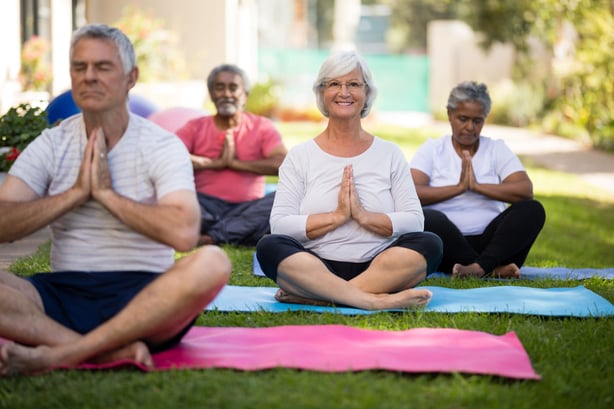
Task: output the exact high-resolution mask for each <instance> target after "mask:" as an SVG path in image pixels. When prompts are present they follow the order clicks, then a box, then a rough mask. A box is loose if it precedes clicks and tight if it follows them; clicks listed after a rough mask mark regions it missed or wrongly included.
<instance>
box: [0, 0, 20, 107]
mask: <svg viewBox="0 0 614 409" xmlns="http://www.w3.org/2000/svg"><path fill="white" fill-rule="evenodd" d="M19 32H20V29H19V0H2V5H0V38H3V41H0V56H1V58H0V114H3V113H4V112H6V111H7V110H8V109H9V108H10V107H11V105H12V100H13V95H14V93H15V92H18V91H19V89H20V85H19V82H18V81H17V76H18V74H19V59H20V53H21V43H20V41H19V38H20V34H19Z"/></svg>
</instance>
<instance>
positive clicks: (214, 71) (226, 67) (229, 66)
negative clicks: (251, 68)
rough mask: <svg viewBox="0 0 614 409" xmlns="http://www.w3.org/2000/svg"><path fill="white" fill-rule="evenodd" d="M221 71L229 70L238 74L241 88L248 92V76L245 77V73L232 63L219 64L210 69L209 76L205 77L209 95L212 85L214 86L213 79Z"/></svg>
mask: <svg viewBox="0 0 614 409" xmlns="http://www.w3.org/2000/svg"><path fill="white" fill-rule="evenodd" d="M221 72H230V73H233V74H235V75H238V76H240V77H241V80H242V81H243V89H244V90H245V93H246V94H249V91H250V89H251V84H250V82H249V78H248V77H247V73H246V72H245V71H244V70H243V69H241V68H239V67H237V66H236V65H234V64H221V65H218V66H217V67H215V68H214V69H212V70H211V72H210V73H209V76H208V77H207V89H208V90H209V95H211V96H213V87H214V86H215V79H216V78H217V76H218V74H219V73H221Z"/></svg>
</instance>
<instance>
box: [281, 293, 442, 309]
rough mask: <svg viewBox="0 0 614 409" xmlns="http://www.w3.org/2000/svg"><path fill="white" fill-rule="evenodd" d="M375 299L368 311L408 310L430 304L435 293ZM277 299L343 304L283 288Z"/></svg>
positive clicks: (408, 294)
mask: <svg viewBox="0 0 614 409" xmlns="http://www.w3.org/2000/svg"><path fill="white" fill-rule="evenodd" d="M372 296H373V297H374V300H373V302H371V303H370V304H369V306H368V307H367V308H364V309H367V310H387V309H407V308H416V307H423V306H425V305H426V304H428V303H429V301H430V300H431V297H432V296H433V293H431V292H430V291H429V290H426V289H417V288H410V289H407V290H403V291H399V292H398V293H392V294H388V293H384V294H372ZM275 299H276V300H277V301H279V302H285V303H292V304H307V305H323V306H335V305H337V306H341V305H343V304H335V303H333V302H327V301H323V300H315V299H311V298H305V297H301V296H298V295H292V294H288V293H287V292H285V291H284V290H282V289H281V288H280V289H279V290H277V293H276V294H275ZM351 307H354V308H361V307H357V306H351Z"/></svg>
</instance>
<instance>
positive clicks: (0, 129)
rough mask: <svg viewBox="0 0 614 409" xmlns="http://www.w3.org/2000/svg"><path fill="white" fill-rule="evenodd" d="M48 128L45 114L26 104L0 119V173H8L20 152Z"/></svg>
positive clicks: (37, 108)
mask: <svg viewBox="0 0 614 409" xmlns="http://www.w3.org/2000/svg"><path fill="white" fill-rule="evenodd" d="M48 127H49V123H48V122H47V113H46V112H45V111H43V110H42V109H41V108H39V107H35V106H32V105H30V104H27V103H26V104H21V105H18V106H16V107H13V108H11V109H9V110H8V112H7V113H6V114H4V115H3V116H2V117H0V147H2V148H3V149H2V151H0V171H2V172H6V171H8V170H9V169H10V167H11V165H12V164H13V162H15V159H17V157H18V156H19V154H20V153H21V151H23V150H24V149H25V147H26V146H28V144H29V143H30V142H32V141H33V140H34V139H35V138H36V137H37V136H38V135H40V133H41V132H42V131H43V130H44V129H45V128H48Z"/></svg>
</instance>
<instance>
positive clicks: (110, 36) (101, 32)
mask: <svg viewBox="0 0 614 409" xmlns="http://www.w3.org/2000/svg"><path fill="white" fill-rule="evenodd" d="M82 38H97V39H103V40H111V41H113V43H115V45H116V46H117V51H118V52H119V58H120V60H121V62H122V66H123V67H124V74H127V73H129V72H130V71H132V69H133V68H134V67H136V55H135V53H134V47H133V46H132V42H131V41H130V39H129V38H128V37H127V36H126V34H124V33H123V32H122V31H121V30H119V29H118V28H115V27H109V26H107V25H106V24H87V25H85V26H83V27H80V28H78V29H77V30H75V31H74V32H73V34H72V39H71V41H70V57H71V58H72V55H73V52H74V49H75V45H76V44H77V43H78V42H79V40H81V39H82Z"/></svg>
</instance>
